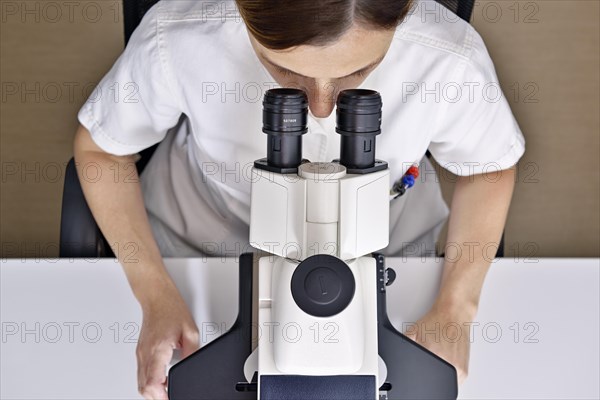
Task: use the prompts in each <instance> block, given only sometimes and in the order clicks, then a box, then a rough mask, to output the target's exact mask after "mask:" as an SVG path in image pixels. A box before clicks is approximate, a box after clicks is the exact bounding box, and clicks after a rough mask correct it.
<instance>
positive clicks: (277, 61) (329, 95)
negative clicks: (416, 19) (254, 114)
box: [236, 0, 411, 117]
mask: <svg viewBox="0 0 600 400" xmlns="http://www.w3.org/2000/svg"><path fill="white" fill-rule="evenodd" d="M236 2H237V5H238V9H239V10H240V13H241V15H242V17H243V19H244V22H245V23H246V26H247V28H248V31H249V33H250V40H251V42H252V46H253V47H254V50H255V51H256V53H257V55H258V57H259V59H260V60H261V62H262V63H263V65H264V66H265V68H267V70H268V71H269V72H270V73H271V75H272V76H273V77H274V78H275V79H276V80H277V82H278V83H279V84H280V85H281V86H287V87H299V88H302V89H304V90H305V91H306V92H307V93H308V96H309V102H310V104H309V107H310V109H311V112H312V113H313V114H314V115H315V116H317V117H326V116H328V115H329V114H330V113H331V111H332V110H333V107H334V105H335V98H336V96H337V93H339V91H340V90H344V89H349V88H355V87H357V86H359V85H360V84H361V83H362V82H363V81H364V80H365V78H366V77H367V75H368V74H369V73H370V72H371V71H372V70H373V69H374V68H375V67H376V66H377V65H378V64H379V62H380V61H381V60H382V59H383V57H384V56H385V54H386V52H387V50H388V48H389V46H390V43H391V41H392V38H393V34H394V31H395V29H396V26H397V25H398V24H399V23H400V22H402V20H403V19H404V17H405V16H406V15H407V13H408V11H409V8H410V5H411V0H378V1H373V0H236Z"/></svg>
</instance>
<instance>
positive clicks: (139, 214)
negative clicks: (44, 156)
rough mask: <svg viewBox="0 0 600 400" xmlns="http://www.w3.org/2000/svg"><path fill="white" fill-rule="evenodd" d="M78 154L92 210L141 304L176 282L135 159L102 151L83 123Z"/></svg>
mask: <svg viewBox="0 0 600 400" xmlns="http://www.w3.org/2000/svg"><path fill="white" fill-rule="evenodd" d="M74 154H75V162H76V166H77V173H78V176H79V181H80V182H81V188H82V190H83V193H84V195H85V198H86V200H87V202H88V205H89V207H90V210H91V212H92V214H93V216H94V218H95V220H96V222H97V224H98V226H99V227H100V230H101V231H102V233H103V234H104V236H105V238H106V239H107V241H108V243H109V245H110V246H111V248H112V250H113V252H114V253H115V256H116V257H117V259H118V260H119V262H120V263H121V265H122V267H123V270H124V271H125V274H126V276H127V279H128V281H129V284H130V286H131V288H132V290H133V293H134V295H135V297H136V298H137V299H138V301H139V302H140V304H141V305H142V307H143V306H145V305H146V304H148V303H150V302H151V301H152V299H153V298H155V297H156V296H155V294H157V293H160V292H161V289H163V288H167V287H171V285H173V282H172V280H171V278H170V277H169V275H168V273H167V271H166V269H165V267H164V264H163V260H162V257H161V255H160V251H159V249H158V245H157V244H156V241H155V239H154V236H153V234H152V230H151V227H150V223H149V221H148V216H147V214H146V210H145V207H144V202H143V196H142V191H141V186H140V183H139V179H138V175H137V170H136V169H135V164H134V161H135V159H134V157H133V156H113V155H111V154H108V153H106V152H104V151H102V150H101V149H100V148H99V147H98V146H97V145H96V144H95V142H94V141H93V140H92V139H91V136H90V134H89V132H88V130H87V129H86V128H85V127H83V126H81V125H80V126H79V129H78V131H77V133H76V136H75V141H74Z"/></svg>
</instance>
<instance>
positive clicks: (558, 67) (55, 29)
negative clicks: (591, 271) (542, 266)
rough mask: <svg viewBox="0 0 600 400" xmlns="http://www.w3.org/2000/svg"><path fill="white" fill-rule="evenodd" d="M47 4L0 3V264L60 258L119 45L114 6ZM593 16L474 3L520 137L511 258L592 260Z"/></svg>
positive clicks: (566, 6) (560, 5)
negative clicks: (63, 219)
mask: <svg viewBox="0 0 600 400" xmlns="http://www.w3.org/2000/svg"><path fill="white" fill-rule="evenodd" d="M53 3H54V4H58V5H60V6H61V11H62V16H61V17H57V14H56V11H57V10H56V9H53V8H51V7H48V6H47V5H46V4H49V3H47V2H43V1H7V0H1V1H0V4H1V6H2V23H1V31H0V33H1V35H0V38H1V39H0V40H1V61H0V63H1V66H0V72H1V82H2V102H1V107H2V109H1V116H0V131H1V139H0V144H1V149H0V157H1V161H2V179H1V185H2V186H1V194H0V212H1V214H0V235H1V239H0V240H1V242H2V248H1V249H0V255H1V256H3V257H18V256H21V255H27V256H29V257H33V256H35V255H39V256H42V257H44V256H47V257H54V256H56V255H57V254H58V252H57V249H58V238H59V222H60V207H61V198H62V176H61V174H62V171H64V164H65V163H66V162H67V160H68V159H69V158H70V157H71V155H72V149H71V143H72V138H73V134H74V132H75V128H76V126H77V120H76V113H77V111H78V110H79V108H80V106H81V104H82V103H83V102H84V101H85V99H86V97H87V94H88V93H89V90H91V88H92V87H93V84H94V83H95V82H97V81H98V80H99V79H100V78H101V77H102V76H103V74H104V73H105V72H106V71H107V70H108V69H109V68H110V66H111V65H112V64H113V62H114V60H115V59H116V57H117V56H118V55H119V53H120V51H121V50H122V46H123V30H122V17H121V16H120V2H119V1H117V0H114V1H113V0H102V1H81V2H77V5H76V6H73V8H72V15H70V14H69V8H68V7H69V6H67V5H65V2H53ZM25 7H27V9H28V10H33V11H32V12H31V13H29V14H25V15H23V11H25ZM36 7H37V9H36ZM98 10H100V14H99V13H98ZM517 10H518V13H517ZM15 12H16V14H14V13H15ZM598 15H599V2H598V1H587V0H583V1H577V0H569V1H546V0H543V1H518V2H516V1H512V0H511V1H487V0H486V1H478V3H477V5H476V8H475V11H474V18H473V24H474V25H475V27H476V28H477V29H478V31H479V32H480V33H481V34H482V36H483V38H484V39H485V41H486V43H487V45H488V48H489V50H490V53H491V55H492V58H493V59H494V61H495V63H496V67H497V72H498V75H499V78H500V82H501V84H502V87H503V88H504V91H505V93H506V95H507V96H508V97H509V99H510V101H511V106H512V107H513V111H514V113H515V115H516V117H517V119H518V121H519V124H520V126H521V128H522V130H523V132H524V134H525V136H526V139H527V153H526V155H525V157H524V159H523V161H522V162H521V167H520V172H521V174H520V176H519V181H518V184H517V189H516V193H515V196H514V201H513V205H512V208H511V211H510V216H509V220H508V225H507V228H506V239H507V247H508V250H509V252H510V253H511V254H513V253H515V252H516V251H517V249H519V254H520V255H522V256H524V255H528V254H529V255H534V256H537V257H542V256H599V255H600V250H599V242H600V237H599V235H600V233H599V231H600V226H599V218H600V216H599V210H600V204H599V202H600V192H599V191H600V183H599V181H600V177H599V171H600V165H599V157H600V143H599V139H600V134H599V132H600V125H599V111H598V108H599V104H598V101H599V93H600V89H599V75H598V71H599V70H600V65H599V54H598V52H599V37H600V32H599V21H598ZM36 19H38V21H36ZM55 20H56V22H54V21H55ZM36 84H38V85H39V89H36ZM57 87H59V88H61V93H57V91H56V88H57ZM70 87H72V88H73V93H72V96H71V93H70V89H69V88H70ZM24 89H29V90H30V91H31V92H32V93H29V92H25V91H24ZM15 91H16V93H15V94H13V93H14V92H15ZM23 96H25V98H23ZM36 96H39V100H38V99H36ZM57 168H60V172H59V173H58V176H57ZM26 171H32V172H26ZM444 188H445V191H446V194H447V195H448V196H449V193H450V192H451V185H448V184H444ZM448 198H449V197H448Z"/></svg>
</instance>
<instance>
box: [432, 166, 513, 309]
mask: <svg viewBox="0 0 600 400" xmlns="http://www.w3.org/2000/svg"><path fill="white" fill-rule="evenodd" d="M514 179H515V172H514V168H512V169H508V170H503V171H498V172H496V173H489V174H480V175H474V176H466V177H459V179H458V181H457V183H456V187H455V190H454V195H453V198H452V205H451V212H450V221H449V225H448V239H447V242H446V247H445V261H444V271H443V275H442V282H441V287H440V292H439V296H438V301H437V303H438V305H440V306H441V307H443V308H445V309H448V310H453V311H456V312H459V313H460V314H462V315H466V316H467V317H471V318H474V317H475V314H476V312H477V308H478V306H479V298H480V295H481V288H482V287H483V283H484V280H485V277H486V275H487V272H488V270H489V267H490V264H491V261H492V260H493V258H494V256H495V254H496V251H497V249H498V245H499V242H500V239H501V236H502V232H503V229H504V224H505V222H506V216H507V214H508V209H509V205H510V201H511V197H512V193H513V188H514Z"/></svg>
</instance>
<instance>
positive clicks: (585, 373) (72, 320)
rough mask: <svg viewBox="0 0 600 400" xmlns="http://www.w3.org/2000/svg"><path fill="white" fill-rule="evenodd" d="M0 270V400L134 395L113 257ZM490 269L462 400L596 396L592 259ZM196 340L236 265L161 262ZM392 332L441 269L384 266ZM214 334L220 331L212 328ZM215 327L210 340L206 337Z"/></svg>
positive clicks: (225, 306)
mask: <svg viewBox="0 0 600 400" xmlns="http://www.w3.org/2000/svg"><path fill="white" fill-rule="evenodd" d="M94 261H95V262H92V261H85V260H79V261H74V260H68V259H60V260H56V259H55V260H32V259H29V260H20V259H12V260H4V261H3V262H2V263H1V264H0V280H1V318H0V319H1V322H2V339H1V341H0V345H1V350H0V353H1V364H0V371H1V375H0V388H1V389H0V397H1V398H2V399H58V398H60V399H137V398H140V396H139V395H138V394H137V390H136V388H137V384H136V361H135V346H136V344H135V342H136V339H137V337H138V334H139V326H140V322H141V311H140V309H139V306H138V304H137V302H136V300H135V298H134V297H133V295H132V294H131V291H130V289H129V286H128V284H127V281H126V279H125V275H124V274H123V272H122V270H121V267H120V265H119V264H117V263H116V262H115V261H114V260H94ZM537 261H538V262H537V263H524V262H523V261H522V260H521V261H518V260H513V259H503V260H499V261H497V262H496V263H494V265H493V267H492V269H491V270H490V273H489V274H488V278H487V281H486V284H485V287H484V291H483V298H482V301H481V304H480V309H479V314H478V321H477V322H478V323H479V324H480V325H479V326H475V327H474V337H473V344H472V347H471V366H470V375H469V378H468V379H467V381H466V383H465V384H464V385H463V386H462V387H461V388H460V398H463V399H531V398H537V399H567V398H569V399H598V398H600V389H599V380H598V379H599V378H598V377H599V376H600V367H599V363H600V354H599V352H600V349H599V332H600V330H599V319H600V317H599V315H600V310H599V307H600V306H599V304H600V299H599V284H600V268H599V267H600V264H599V260H598V259H540V260H537ZM166 263H167V267H168V269H169V272H170V274H171V276H172V277H173V279H174V280H175V282H176V284H177V286H178V287H179V288H180V290H181V291H182V293H183V296H184V298H185V299H186V301H187V303H188V305H189V306H190V308H191V310H192V312H193V315H194V317H195V319H196V321H197V323H198V327H199V329H200V331H201V333H202V335H201V336H202V338H201V340H202V342H203V343H207V342H209V341H211V340H213V339H214V338H215V337H217V335H218V334H220V333H221V332H224V331H226V330H227V329H229V327H230V326H231V324H232V322H233V321H234V319H235V316H236V314H237V290H238V284H237V283H238V282H237V281H238V276H237V260H235V259H227V260H222V259H218V258H217V259H208V260H204V261H203V260H200V259H167V260H166ZM387 266H389V267H393V268H394V269H395V270H396V272H397V274H398V277H397V279H396V282H395V283H394V284H393V285H392V286H390V287H389V288H388V307H389V309H390V310H389V311H390V319H391V320H392V322H393V323H394V325H395V326H396V327H397V328H398V329H399V330H402V323H403V322H410V321H416V320H417V319H418V318H419V317H420V316H421V315H423V314H424V313H425V312H426V311H427V310H428V307H429V306H430V305H431V303H432V302H433V300H434V298H435V294H436V292H437V288H438V286H439V279H440V272H441V266H442V264H441V262H439V260H435V259H428V260H421V259H407V260H402V259H388V260H387ZM219 327H220V328H219ZM215 330H216V332H215Z"/></svg>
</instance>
